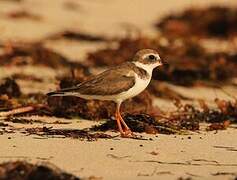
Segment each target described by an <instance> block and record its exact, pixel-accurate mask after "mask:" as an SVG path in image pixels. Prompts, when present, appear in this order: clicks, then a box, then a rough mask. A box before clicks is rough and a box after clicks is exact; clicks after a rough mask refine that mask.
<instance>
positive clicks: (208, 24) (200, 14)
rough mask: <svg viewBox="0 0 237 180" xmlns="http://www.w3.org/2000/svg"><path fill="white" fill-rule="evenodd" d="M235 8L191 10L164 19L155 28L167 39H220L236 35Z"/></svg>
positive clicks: (236, 16)
mask: <svg viewBox="0 0 237 180" xmlns="http://www.w3.org/2000/svg"><path fill="white" fill-rule="evenodd" d="M236 22H237V8H230V7H219V6H212V7H208V8H191V9H188V10H186V11H184V12H182V13H180V14H176V15H173V14H172V15H169V16H166V17H164V18H163V19H162V20H161V21H159V22H158V23H157V24H156V27H157V28H159V29H160V30H161V32H163V33H164V34H165V35H166V36H169V37H181V36H183V37H187V36H189V37H190V36H199V37H220V38H226V37H231V36H235V35H236V33H237V24H236Z"/></svg>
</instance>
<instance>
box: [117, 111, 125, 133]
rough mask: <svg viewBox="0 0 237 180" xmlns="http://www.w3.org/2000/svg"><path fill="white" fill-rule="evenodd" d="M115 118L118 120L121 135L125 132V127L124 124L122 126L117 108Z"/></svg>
mask: <svg viewBox="0 0 237 180" xmlns="http://www.w3.org/2000/svg"><path fill="white" fill-rule="evenodd" d="M115 119H116V121H117V125H118V129H119V132H120V134H121V135H122V134H124V132H123V128H122V126H121V122H120V118H119V114H118V112H117V110H116V112H115Z"/></svg>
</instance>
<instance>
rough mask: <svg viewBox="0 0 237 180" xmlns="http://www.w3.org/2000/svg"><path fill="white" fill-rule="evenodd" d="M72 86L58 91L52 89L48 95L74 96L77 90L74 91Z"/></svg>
mask: <svg viewBox="0 0 237 180" xmlns="http://www.w3.org/2000/svg"><path fill="white" fill-rule="evenodd" d="M72 90H73V89H72V88H65V89H61V90H58V91H52V92H49V93H47V94H46V95H47V96H73V95H75V92H73V91H72Z"/></svg>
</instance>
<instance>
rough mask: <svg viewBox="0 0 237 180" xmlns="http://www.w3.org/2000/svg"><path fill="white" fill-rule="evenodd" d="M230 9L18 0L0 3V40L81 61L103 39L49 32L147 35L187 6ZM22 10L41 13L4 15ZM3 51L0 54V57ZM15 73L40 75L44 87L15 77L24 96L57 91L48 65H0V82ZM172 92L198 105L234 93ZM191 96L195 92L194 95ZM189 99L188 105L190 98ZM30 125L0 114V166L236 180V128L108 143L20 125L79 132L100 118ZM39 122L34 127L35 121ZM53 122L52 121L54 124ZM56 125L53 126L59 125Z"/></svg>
mask: <svg viewBox="0 0 237 180" xmlns="http://www.w3.org/2000/svg"><path fill="white" fill-rule="evenodd" d="M213 4H215V5H228V6H232V7H237V1H234V0H229V1H225V0H211V1H208V2H207V1H185V0H182V1H179V2H178V3H177V1H175V0H166V1H165V2H161V1H156V0H150V1H149V2H148V1H146V0H136V1H129V2H128V1H126V0H114V1H113V2H112V1H109V0H94V1H92V0H81V1H77V0H70V1H67V0H50V1H47V0H23V1H22V2H14V1H6V0H5V1H1V0H0V33H1V37H0V43H5V42H36V41H42V40H43V42H44V46H45V47H48V48H50V49H52V50H54V51H55V52H58V53H60V54H62V55H64V56H65V57H67V58H69V59H71V60H72V61H74V62H83V60H84V59H85V57H87V53H88V52H94V51H96V50H98V49H103V48H105V47H106V43H104V42H83V41H73V40H65V39H57V40H51V39H48V37H49V36H50V35H52V34H55V33H59V32H62V31H64V30H68V29H75V30H79V31H82V32H85V33H89V34H92V35H95V36H103V37H106V38H121V37H125V36H126V35H127V30H128V29H131V31H132V34H134V35H136V34H137V33H138V32H137V30H139V32H140V33H142V34H145V35H146V36H150V37H153V36H154V34H155V33H156V30H155V28H154V23H155V22H156V21H157V20H158V19H159V18H161V17H163V16H165V15H166V14H168V13H172V12H179V11H181V10H183V9H185V8H188V7H196V6H198V7H199V6H200V7H204V6H205V7H206V6H209V5H213ZM21 10H26V11H28V12H31V13H32V14H34V15H36V16H37V15H38V16H40V20H37V21H35V20H32V19H24V18H20V19H10V18H9V17H6V14H8V13H10V12H13V11H21ZM1 53H2V52H1V51H0V54H1ZM16 72H19V73H23V74H26V75H33V76H34V77H39V78H43V79H44V81H43V82H40V81H38V82H32V83H31V82H29V81H25V80H16V82H17V83H18V84H19V85H20V87H21V91H22V93H23V94H28V93H30V92H35V93H39V92H40V93H44V94H45V93H47V92H49V91H52V90H54V89H56V88H57V87H58V84H57V83H58V82H57V81H55V77H56V76H59V75H61V74H63V73H62V71H61V69H55V70H54V71H52V69H50V68H47V67H30V66H29V67H27V68H25V69H22V68H21V67H4V66H1V67H0V78H4V77H8V76H11V75H12V74H14V73H16ZM169 87H171V88H172V89H173V90H174V91H175V92H177V93H179V94H181V95H182V96H184V97H186V98H187V99H188V100H186V101H187V102H191V103H193V104H197V100H199V99H205V100H206V102H207V103H209V104H210V105H213V102H214V99H215V98H217V97H218V98H220V99H225V100H230V101H232V100H235V98H234V97H230V96H229V95H228V94H226V93H225V92H223V89H225V90H226V91H228V92H230V93H231V94H232V95H235V96H236V94H237V89H236V86H233V84H232V85H230V84H226V85H224V86H223V87H222V89H219V88H218V87H193V88H189V87H183V86H180V85H173V84H172V85H171V84H170V85H169ZM197 92H198V93H197ZM190 99H192V100H190ZM153 103H154V105H155V106H158V107H159V108H160V109H162V110H164V111H169V110H172V109H173V108H174V106H173V103H172V101H169V100H166V99H162V98H156V99H155V100H154V102H153ZM25 118H26V119H30V120H36V122H34V123H25V124H22V123H13V122H8V121H6V119H7V118H6V117H0V123H7V124H8V126H7V127H2V126H1V125H0V144H1V148H0V163H2V162H7V161H15V160H25V161H28V162H32V163H39V164H41V163H43V164H44V163H46V164H48V163H49V164H52V165H53V166H57V167H58V168H60V169H62V170H64V171H66V172H68V173H71V174H74V175H76V176H78V177H80V178H83V179H90V180H102V179H103V180H111V179H113V180H116V179H118V180H119V179H129V180H132V179H138V180H143V179H144V180H146V179H149V180H150V179H168V180H169V179H179V180H181V179H182V180H188V179H195V180H196V179H208V180H209V179H220V180H222V179H226V180H227V179H236V178H237V140H236V138H235V137H236V135H237V131H236V128H237V126H236V124H231V125H230V126H229V127H228V128H227V129H226V130H220V131H206V127H207V126H208V124H205V123H202V124H201V128H200V130H198V131H187V133H186V134H185V135H180V134H172V135H165V134H155V135H154V134H146V133H136V134H138V135H142V137H143V139H128V138H121V137H119V136H118V135H119V134H118V132H114V131H108V132H106V134H109V135H111V136H113V138H111V139H98V140H95V141H87V140H86V139H84V140H80V139H74V138H68V137H64V136H38V135H30V134H29V133H27V132H26V129H27V128H36V127H39V128H42V127H48V128H50V127H53V128H58V129H60V128H62V129H84V128H90V127H92V126H93V125H98V124H100V123H101V121H91V120H84V119H82V118H79V117H75V118H73V119H64V118H56V117H50V118H49V117H46V116H43V117H41V116H32V117H25ZM37 120H40V123H39V122H37ZM55 121H57V123H56V124H53V122H55ZM58 122H60V123H58ZM1 132H4V133H1Z"/></svg>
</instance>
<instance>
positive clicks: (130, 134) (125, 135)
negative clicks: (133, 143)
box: [121, 129, 135, 138]
mask: <svg viewBox="0 0 237 180" xmlns="http://www.w3.org/2000/svg"><path fill="white" fill-rule="evenodd" d="M134 136H135V135H134V134H133V132H132V131H131V130H130V129H126V130H125V131H124V132H122V133H121V137H123V138H132V137H134Z"/></svg>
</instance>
